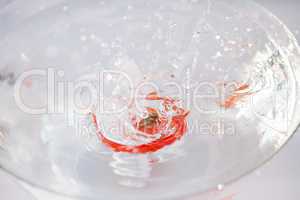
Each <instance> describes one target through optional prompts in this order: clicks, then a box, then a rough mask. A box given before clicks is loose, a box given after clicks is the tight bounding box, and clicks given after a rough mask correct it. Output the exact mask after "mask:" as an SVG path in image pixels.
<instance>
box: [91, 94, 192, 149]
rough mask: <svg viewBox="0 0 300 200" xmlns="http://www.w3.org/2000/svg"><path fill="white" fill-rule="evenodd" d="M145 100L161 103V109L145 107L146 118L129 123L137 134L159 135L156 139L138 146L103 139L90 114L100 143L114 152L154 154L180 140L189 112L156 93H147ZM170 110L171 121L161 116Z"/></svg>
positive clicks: (103, 136) (95, 119)
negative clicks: (172, 113)
mask: <svg viewBox="0 0 300 200" xmlns="http://www.w3.org/2000/svg"><path fill="white" fill-rule="evenodd" d="M145 99H146V100H149V101H160V102H162V105H163V109H162V110H158V109H157V108H152V107H147V108H146V111H147V117H146V118H138V117H137V116H132V117H131V119H132V120H131V123H132V126H133V127H134V128H135V129H136V131H137V132H141V133H143V134H144V135H145V136H147V135H148V136H155V135H157V134H160V137H159V138H158V139H154V140H152V141H150V142H148V143H145V144H140V145H126V144H122V143H119V142H115V141H112V140H111V139H109V138H107V137H105V135H104V134H103V133H102V132H101V130H100V126H99V125H100V124H99V122H98V121H97V117H96V114H95V113H91V116H92V122H93V124H94V126H95V128H96V132H97V135H98V138H99V139H100V141H101V142H102V143H103V144H105V145H106V146H107V147H109V148H111V149H112V150H113V151H115V152H125V153H141V154H144V153H151V152H156V151H158V150H160V149H162V148H164V147H165V146H168V145H171V144H173V143H174V142H176V141H177V140H180V139H181V138H182V137H183V136H184V134H185V133H186V131H187V121H186V117H187V116H188V114H189V111H186V110H184V109H183V108H179V107H178V106H177V105H176V100H174V99H172V98H170V97H161V96H159V95H158V94H157V93H156V92H151V93H149V94H148V95H147V96H146V98H145ZM170 110H171V111H172V112H174V113H175V115H172V117H171V119H168V118H167V117H166V116H165V115H162V114H161V113H167V112H169V111H170ZM170 130H171V131H170Z"/></svg>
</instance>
